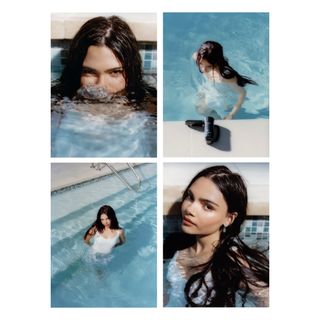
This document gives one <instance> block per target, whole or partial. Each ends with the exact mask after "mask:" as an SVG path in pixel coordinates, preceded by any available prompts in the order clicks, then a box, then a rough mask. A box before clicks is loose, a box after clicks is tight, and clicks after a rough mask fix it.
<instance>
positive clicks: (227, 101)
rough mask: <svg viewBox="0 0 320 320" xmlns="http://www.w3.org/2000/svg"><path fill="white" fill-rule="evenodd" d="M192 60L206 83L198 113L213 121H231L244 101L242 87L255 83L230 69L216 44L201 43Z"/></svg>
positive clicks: (200, 98)
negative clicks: (212, 118)
mask: <svg viewBox="0 0 320 320" xmlns="http://www.w3.org/2000/svg"><path fill="white" fill-rule="evenodd" d="M193 59H194V60H195V62H196V64H197V66H198V68H199V71H200V72H201V73H202V74H203V75H204V76H205V78H206V80H207V81H208V83H207V85H204V86H203V87H202V90H201V91H200V92H199V101H198V102H197V105H196V109H197V111H198V113H200V114H202V115H204V116H212V117H214V118H216V119H232V118H233V117H234V116H235V114H236V113H237V112H238V110H239V109H240V107H241V105H242V104H243V102H244V99H245V97H246V90H245V89H244V86H245V85H247V84H257V83H256V82H255V81H253V80H251V79H250V78H248V77H245V76H242V75H240V74H239V73H238V72H237V71H236V70H234V69H233V68H232V67H231V66H230V65H229V63H228V60H227V59H226V58H225V57H224V56H223V48H222V46H221V44H219V43H218V42H215V41H206V42H204V43H203V44H202V45H201V46H200V48H199V50H198V51H197V52H195V53H194V54H193ZM212 84H213V86H212Z"/></svg>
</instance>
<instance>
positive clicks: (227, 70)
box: [196, 41, 257, 87]
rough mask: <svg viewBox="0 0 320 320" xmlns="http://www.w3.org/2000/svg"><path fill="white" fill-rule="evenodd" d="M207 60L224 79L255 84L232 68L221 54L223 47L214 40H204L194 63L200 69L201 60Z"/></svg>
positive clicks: (243, 83)
mask: <svg viewBox="0 0 320 320" xmlns="http://www.w3.org/2000/svg"><path fill="white" fill-rule="evenodd" d="M202 59H204V60H207V61H208V62H209V63H210V64H211V65H212V66H213V67H215V68H218V70H219V72H220V74H221V76H222V77H223V78H225V79H232V78H234V77H235V78H236V79H237V84H238V85H239V86H240V87H244V86H245V85H246V84H255V85H256V84H257V83H256V82H255V81H254V80H252V79H250V78H248V77H245V76H242V75H241V74H239V73H238V72H237V71H236V70H234V69H233V68H232V67H231V66H230V65H229V62H228V59H227V58H225V57H224V55H223V47H222V45H221V44H220V43H218V42H215V41H206V42H204V43H203V44H202V45H201V46H200V48H199V49H198V51H197V58H196V63H197V65H198V67H199V71H200V72H202V71H201V70H200V62H201V60H202Z"/></svg>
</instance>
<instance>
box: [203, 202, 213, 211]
mask: <svg viewBox="0 0 320 320" xmlns="http://www.w3.org/2000/svg"><path fill="white" fill-rule="evenodd" d="M203 207H204V209H205V210H208V211H211V210H213V209H214V207H213V206H212V205H210V204H204V205H203Z"/></svg>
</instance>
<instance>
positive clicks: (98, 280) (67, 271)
mask: <svg viewBox="0 0 320 320" xmlns="http://www.w3.org/2000/svg"><path fill="white" fill-rule="evenodd" d="M88 166H90V164H88ZM136 170H137V172H138V174H139V175H140V176H141V177H142V183H141V188H140V190H139V192H138V193H135V192H133V191H130V190H129V189H127V188H126V187H125V186H124V185H123V184H122V182H121V181H120V180H119V179H118V178H117V177H116V176H114V175H111V176H107V177H104V178H99V179H96V180H94V181H92V182H88V183H84V184H82V185H80V186H76V187H71V188H68V189H66V190H64V191H61V192H54V193H53V194H52V195H51V211H52V214H51V305H52V307H155V306H156V203H157V199H156V194H157V190H156V181H157V179H156V165H155V164H146V165H140V166H139V167H138V168H137V167H136ZM121 174H123V175H124V177H125V178H126V179H127V180H128V181H129V182H131V183H132V184H134V183H135V182H136V181H135V177H134V176H133V174H132V172H131V171H122V173H121ZM53 178H54V177H53ZM103 204H109V205H111V206H112V207H113V208H114V209H115V211H116V214H117V217H118V220H119V224H120V226H121V227H122V228H124V230H125V233H126V238H127V241H126V243H125V244H124V245H122V246H119V247H116V248H114V250H113V251H112V253H111V254H109V255H107V256H105V257H104V258H103V259H98V260H95V259H92V255H90V251H89V250H88V249H89V247H88V246H87V245H86V244H84V242H83V240H82V238H83V235H84V233H85V231H86V230H87V228H88V227H89V226H90V225H91V223H92V222H93V221H94V220H95V217H96V214H97V211H98V209H99V208H100V207H101V206H102V205H103Z"/></svg>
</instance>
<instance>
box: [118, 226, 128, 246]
mask: <svg viewBox="0 0 320 320" xmlns="http://www.w3.org/2000/svg"><path fill="white" fill-rule="evenodd" d="M125 242H126V236H125V234H124V230H123V229H121V230H120V234H119V242H118V244H117V245H118V246H120V245H121V244H124V243H125Z"/></svg>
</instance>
